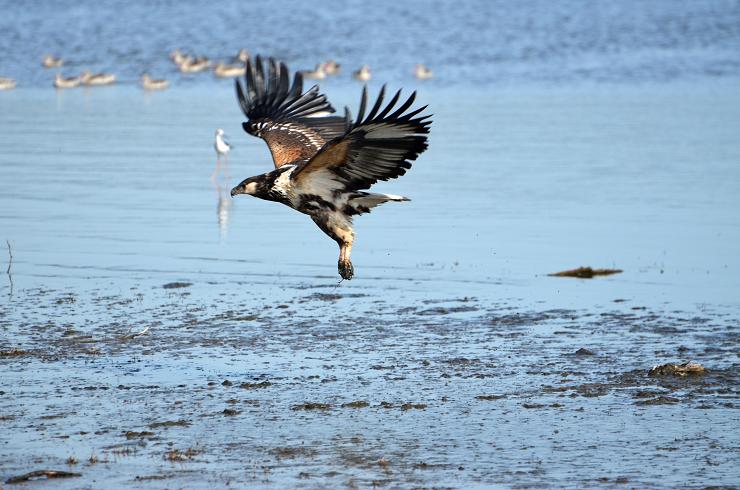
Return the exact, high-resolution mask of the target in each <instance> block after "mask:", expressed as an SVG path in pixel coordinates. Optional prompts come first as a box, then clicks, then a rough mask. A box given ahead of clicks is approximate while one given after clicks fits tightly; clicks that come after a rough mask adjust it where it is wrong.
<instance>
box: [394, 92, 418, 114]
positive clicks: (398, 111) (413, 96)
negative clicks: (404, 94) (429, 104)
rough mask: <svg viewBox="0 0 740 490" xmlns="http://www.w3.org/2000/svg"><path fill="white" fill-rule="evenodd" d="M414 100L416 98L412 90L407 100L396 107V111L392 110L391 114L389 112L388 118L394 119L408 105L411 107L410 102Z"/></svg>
mask: <svg viewBox="0 0 740 490" xmlns="http://www.w3.org/2000/svg"><path fill="white" fill-rule="evenodd" d="M414 100H416V90H414V92H413V93H412V94H411V96H410V97H409V98H408V100H407V101H406V102H404V103H403V104H401V107H399V108H398V109H396V112H394V113H393V114H391V115H390V116H388V119H396V118H397V117H398V116H400V115H401V114H403V111H405V110H406V109H408V108H409V107H411V104H413V103H414Z"/></svg>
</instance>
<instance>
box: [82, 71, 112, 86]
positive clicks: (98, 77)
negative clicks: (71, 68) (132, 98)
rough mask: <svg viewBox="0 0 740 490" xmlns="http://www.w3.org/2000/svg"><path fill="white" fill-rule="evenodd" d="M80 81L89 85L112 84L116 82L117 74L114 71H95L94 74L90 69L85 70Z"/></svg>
mask: <svg viewBox="0 0 740 490" xmlns="http://www.w3.org/2000/svg"><path fill="white" fill-rule="evenodd" d="M80 82H81V83H82V85H87V86H95V85H111V84H113V83H115V82H116V76H115V75H114V74H112V73H95V74H94V75H93V73H92V72H91V71H90V70H85V71H83V72H82V74H81V75H80Z"/></svg>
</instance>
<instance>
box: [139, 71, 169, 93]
mask: <svg viewBox="0 0 740 490" xmlns="http://www.w3.org/2000/svg"><path fill="white" fill-rule="evenodd" d="M141 86H142V87H143V88H144V90H164V89H166V88H167V87H169V86H170V82H168V81H167V80H153V79H152V78H151V77H150V76H149V74H148V73H144V74H143V75H142V76H141Z"/></svg>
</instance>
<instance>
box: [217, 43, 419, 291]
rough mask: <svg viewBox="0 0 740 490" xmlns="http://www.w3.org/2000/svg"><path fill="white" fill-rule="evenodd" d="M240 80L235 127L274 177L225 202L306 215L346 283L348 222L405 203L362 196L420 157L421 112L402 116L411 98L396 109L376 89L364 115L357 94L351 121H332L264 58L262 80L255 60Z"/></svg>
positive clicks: (254, 180)
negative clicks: (242, 199) (330, 247)
mask: <svg viewBox="0 0 740 490" xmlns="http://www.w3.org/2000/svg"><path fill="white" fill-rule="evenodd" d="M244 77H245V82H246V85H245V87H242V84H241V83H240V82H239V80H236V94H237V98H238V99H239V105H240V106H241V109H242V111H243V112H244V114H245V115H246V116H247V121H246V122H244V123H243V124H242V126H243V127H244V130H245V131H246V132H247V133H249V134H251V135H253V136H257V137H259V138H262V139H263V140H265V142H266V143H267V146H268V147H269V149H270V152H271V153H272V159H273V161H274V163H275V170H273V171H271V172H267V173H264V174H261V175H256V176H254V177H250V178H248V179H246V180H244V181H242V182H241V183H240V184H239V185H237V186H236V187H234V188H233V189H232V190H231V195H232V197H233V196H235V195H237V194H249V195H252V196H255V197H259V198H260V199H266V200H268V201H276V202H280V203H283V204H285V205H287V206H290V207H291V208H293V209H295V210H297V211H299V212H301V213H304V214H307V215H309V216H310V217H311V219H313V221H314V222H315V223H316V224H317V225H318V227H319V228H321V230H322V231H323V232H324V233H326V234H327V235H329V237H331V238H332V239H334V240H335V241H336V242H337V244H339V263H338V270H339V275H341V276H342V278H343V279H351V278H352V276H353V275H354V268H353V267H352V262H351V261H350V253H351V252H352V243H353V242H354V239H355V233H354V230H353V228H352V219H353V217H354V216H356V215H359V214H363V213H369V212H370V210H371V209H372V208H374V207H375V206H378V205H380V204H383V203H385V202H388V201H408V199H407V198H405V197H402V196H396V195H393V194H376V193H370V192H365V191H366V190H367V189H369V188H370V186H372V185H373V184H375V183H376V182H377V181H379V180H389V179H394V178H396V177H399V176H401V175H403V174H405V173H406V170H407V169H409V168H411V162H412V161H413V160H416V158H417V157H418V156H419V154H421V153H422V152H423V151H424V150H426V148H427V134H428V133H429V125H430V124H431V123H432V121H431V120H430V119H429V118H430V117H431V116H430V115H423V114H421V113H422V111H424V109H426V106H424V107H421V108H417V109H413V110H410V108H411V106H412V104H413V103H414V99H415V97H416V92H414V93H412V94H411V96H410V97H408V98H407V99H406V100H405V101H404V102H402V103H401V104H400V105H398V106H397V105H396V104H397V103H398V102H399V100H401V99H400V97H401V91H400V90H399V91H398V92H397V93H396V94H395V95H394V96H393V97H392V98H391V100H390V102H388V103H387V104H384V103H383V99H384V95H385V86H383V88H382V89H381V90H380V93H379V94H378V97H377V99H376V101H375V103H374V104H373V105H372V107H371V108H370V111H369V112H367V113H366V111H367V109H368V96H367V87H365V88H363V91H362V99H361V101H360V109H359V111H358V115H357V118H356V119H352V116H351V114H350V112H349V109H345V116H344V117H339V116H332V115H331V114H332V113H334V112H335V111H334V108H333V107H332V106H331V104H329V102H328V101H327V100H326V96H324V95H323V94H321V93H319V88H318V87H317V86H313V87H312V88H310V89H309V90H307V91H306V92H303V78H302V75H301V74H300V73H296V74H295V77H294V78H293V83H292V84H291V83H290V80H289V78H290V75H289V72H288V68H287V67H286V66H285V64H284V63H282V62H277V61H275V60H274V59H272V58H270V59H269V60H268V62H267V74H265V70H264V67H263V62H262V59H261V58H260V57H259V56H257V57H256V59H255V61H254V63H252V61H251V60H248V61H247V69H246V73H245V75H244ZM420 114H421V115H420Z"/></svg>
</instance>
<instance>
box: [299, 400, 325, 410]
mask: <svg viewBox="0 0 740 490" xmlns="http://www.w3.org/2000/svg"><path fill="white" fill-rule="evenodd" d="M330 408H331V405H329V404H328V403H308V402H307V403H301V404H300V405H293V406H292V407H291V410H329V409H330Z"/></svg>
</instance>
